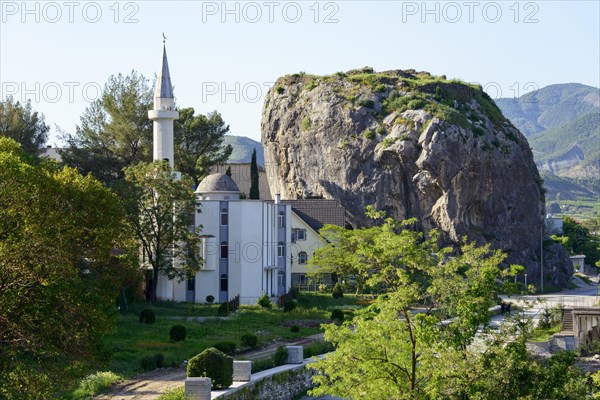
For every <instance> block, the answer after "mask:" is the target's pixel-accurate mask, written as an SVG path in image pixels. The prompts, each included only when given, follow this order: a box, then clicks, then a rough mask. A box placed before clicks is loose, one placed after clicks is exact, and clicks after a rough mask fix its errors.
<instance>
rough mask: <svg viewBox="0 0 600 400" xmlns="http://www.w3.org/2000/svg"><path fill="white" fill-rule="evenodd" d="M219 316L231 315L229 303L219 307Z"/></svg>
mask: <svg viewBox="0 0 600 400" xmlns="http://www.w3.org/2000/svg"><path fill="white" fill-rule="evenodd" d="M217 312H218V314H219V315H223V316H224V315H228V314H229V302H225V303H221V304H220V305H219V310H218V311H217Z"/></svg>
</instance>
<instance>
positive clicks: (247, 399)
mask: <svg viewBox="0 0 600 400" xmlns="http://www.w3.org/2000/svg"><path fill="white" fill-rule="evenodd" d="M313 374H314V371H313V370H310V369H307V368H305V365H298V366H297V367H295V368H292V369H288V370H286V371H282V372H276V373H273V374H272V375H267V376H265V377H264V378H261V379H257V380H255V381H251V382H248V383H246V384H245V385H243V386H241V387H239V388H236V389H233V390H231V391H229V392H228V393H227V394H224V395H222V396H219V399H223V400H259V399H260V400H291V399H293V398H294V397H295V396H296V395H298V394H299V393H303V392H305V391H306V390H308V389H311V388H312V387H313V384H312V380H311V377H312V376H313Z"/></svg>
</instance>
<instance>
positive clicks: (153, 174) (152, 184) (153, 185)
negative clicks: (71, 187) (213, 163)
mask: <svg viewBox="0 0 600 400" xmlns="http://www.w3.org/2000/svg"><path fill="white" fill-rule="evenodd" d="M120 192H121V196H122V197H123V199H124V202H125V208H126V211H127V216H126V219H127V222H128V224H127V225H128V227H129V231H130V232H131V234H132V235H133V236H135V237H136V239H137V240H138V241H139V244H140V252H141V256H142V263H143V264H144V265H147V266H150V267H151V268H152V285H151V293H150V294H149V295H150V296H149V297H150V299H151V300H153V301H154V300H156V287H157V283H158V278H159V276H164V277H167V278H169V279H179V280H182V279H187V278H188V277H190V276H193V275H194V274H195V273H196V272H197V271H198V270H199V268H200V266H201V265H202V259H201V258H200V257H199V255H198V243H199V238H198V235H197V233H196V232H194V231H193V230H190V228H189V227H190V226H191V225H192V224H193V218H194V215H195V213H196V204H195V201H194V193H193V192H192V182H191V179H190V178H188V177H185V176H183V177H181V179H178V177H177V176H176V174H175V173H174V172H173V171H172V170H171V168H170V167H169V164H168V163H167V162H164V161H154V162H152V163H140V164H138V165H136V166H132V167H128V168H126V169H125V182H124V184H123V185H122V186H121V187H120ZM198 229H199V228H198Z"/></svg>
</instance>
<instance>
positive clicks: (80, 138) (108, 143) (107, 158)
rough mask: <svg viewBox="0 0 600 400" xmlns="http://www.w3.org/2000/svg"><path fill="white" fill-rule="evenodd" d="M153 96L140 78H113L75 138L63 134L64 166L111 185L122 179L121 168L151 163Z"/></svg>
mask: <svg viewBox="0 0 600 400" xmlns="http://www.w3.org/2000/svg"><path fill="white" fill-rule="evenodd" d="M152 96H153V92H152V89H151V87H150V86H149V84H148V79H146V78H145V77H144V76H143V75H140V74H138V73H137V72H135V71H132V72H131V74H130V75H128V76H124V75H122V74H118V75H117V76H114V75H112V76H111V77H110V78H109V79H108V82H107V83H106V84H105V85H104V91H103V92H102V96H101V97H100V98H99V99H97V100H96V101H94V102H93V103H92V104H90V106H89V107H87V108H86V110H85V111H84V113H83V115H82V116H81V125H80V126H77V128H76V132H75V134H68V133H65V132H63V134H62V139H63V140H64V141H65V142H66V143H67V147H66V148H65V149H63V150H62V152H61V156H62V159H63V162H65V163H66V164H67V165H70V166H73V167H76V168H77V169H78V170H79V171H80V172H82V173H84V174H87V173H91V174H92V175H94V176H95V177H96V178H98V179H100V180H102V181H103V182H106V183H110V182H113V181H115V180H118V179H121V178H122V177H123V168H125V167H127V166H129V165H134V164H137V163H138V162H140V161H150V159H151V150H152V121H150V120H149V119H148V110H150V109H152V104H153V98H152Z"/></svg>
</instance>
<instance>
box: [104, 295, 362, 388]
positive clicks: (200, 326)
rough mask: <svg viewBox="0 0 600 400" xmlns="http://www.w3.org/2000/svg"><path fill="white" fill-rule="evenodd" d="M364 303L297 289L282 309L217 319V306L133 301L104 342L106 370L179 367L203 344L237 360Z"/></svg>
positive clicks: (247, 309) (244, 309)
mask: <svg viewBox="0 0 600 400" xmlns="http://www.w3.org/2000/svg"><path fill="white" fill-rule="evenodd" d="M368 303H369V299H368V298H366V297H363V296H355V295H344V296H343V297H339V298H333V297H332V295H331V294H319V293H301V294H299V295H298V296H297V297H296V299H295V300H294V301H293V302H292V304H288V305H286V307H284V309H285V310H286V311H285V312H284V311H283V310H282V309H277V308H275V307H272V308H270V309H269V308H266V307H261V306H258V305H255V306H241V307H240V309H239V310H238V311H236V312H235V313H233V314H231V315H229V316H227V317H219V315H218V307H219V306H218V305H201V304H188V303H175V302H158V303H156V304H154V305H148V304H146V303H140V304H133V305H130V307H129V310H127V311H125V312H123V313H122V316H121V320H120V321H119V322H118V324H117V328H116V330H115V332H114V333H113V334H112V335H111V336H109V337H107V338H106V340H105V344H106V346H107V350H108V351H110V352H111V354H112V355H111V361H110V363H109V365H108V366H107V368H106V369H107V370H109V371H112V372H114V373H117V374H119V375H120V376H123V377H131V376H134V375H136V374H138V373H141V372H144V371H147V370H151V369H154V368H157V367H169V366H180V365H182V363H183V361H184V360H189V359H190V358H192V357H193V356H195V355H197V354H198V353H200V352H202V351H203V350H204V349H206V348H208V347H217V348H219V349H220V350H222V351H225V352H227V353H232V352H233V351H234V355H235V357H236V358H243V354H244V352H245V351H246V350H250V349H252V348H255V347H262V346H264V345H267V344H270V343H273V342H274V341H277V340H284V341H291V340H294V339H298V338H301V337H305V336H310V335H313V334H316V333H319V332H321V329H320V325H321V324H322V323H327V322H331V321H332V320H333V319H335V320H339V319H340V318H341V315H343V316H344V319H347V318H352V313H353V311H354V310H355V309H357V308H361V307H364V306H365V305H366V304H368ZM145 309H149V310H151V311H152V314H153V315H154V322H151V323H147V322H150V320H151V319H152V317H150V316H149V315H148V314H150V313H149V312H148V311H144V310H145ZM334 310H338V311H334ZM140 313H142V321H143V322H140ZM332 313H333V314H334V315H333V316H332ZM340 313H342V314H340ZM175 326H179V327H176V328H174V327H175ZM181 327H183V328H181ZM182 337H183V338H184V339H183V340H181V338H182Z"/></svg>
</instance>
